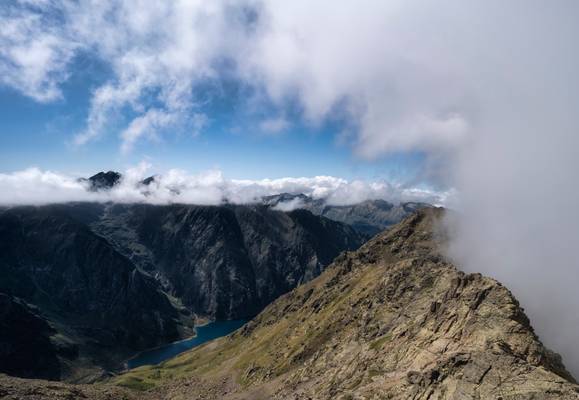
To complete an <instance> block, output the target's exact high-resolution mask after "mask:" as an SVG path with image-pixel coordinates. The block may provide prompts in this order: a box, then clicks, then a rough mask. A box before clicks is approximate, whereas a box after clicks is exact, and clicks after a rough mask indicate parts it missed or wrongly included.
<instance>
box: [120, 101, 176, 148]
mask: <svg viewBox="0 0 579 400" xmlns="http://www.w3.org/2000/svg"><path fill="white" fill-rule="evenodd" d="M178 119H179V116H178V115H177V114H171V113H167V112H164V111H161V110H157V109H149V110H147V112H146V113H145V114H143V115H141V116H139V117H137V118H135V119H134V120H133V121H131V124H130V125H129V126H128V127H127V129H125V130H124V131H123V132H122V133H121V138H122V141H123V144H122V146H121V150H122V152H123V153H128V152H130V151H131V149H132V148H133V145H134V144H135V142H136V141H137V140H138V139H139V138H141V137H142V136H148V137H150V138H152V139H157V133H158V132H159V131H160V130H162V129H165V128H167V127H168V126H171V125H173V124H175V123H176V122H177V120H178Z"/></svg>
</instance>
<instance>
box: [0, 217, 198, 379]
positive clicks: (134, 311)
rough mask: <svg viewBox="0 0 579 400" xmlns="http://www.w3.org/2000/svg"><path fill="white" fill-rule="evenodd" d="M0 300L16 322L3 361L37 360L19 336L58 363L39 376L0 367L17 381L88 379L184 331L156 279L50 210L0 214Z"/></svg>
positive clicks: (183, 319) (181, 317) (183, 322)
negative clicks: (21, 378) (28, 378)
mask: <svg viewBox="0 0 579 400" xmlns="http://www.w3.org/2000/svg"><path fill="white" fill-rule="evenodd" d="M0 293H3V296H2V297H3V298H4V299H5V300H4V301H3V303H4V309H5V310H6V311H5V312H7V313H8V315H10V316H11V317H10V318H12V319H14V321H16V322H15V323H14V324H10V329H12V330H13V333H9V334H8V337H6V338H5V340H6V341H5V342H4V346H3V347H4V348H10V347H12V350H11V351H9V352H8V353H9V355H10V357H14V358H16V359H20V360H22V359H29V358H31V357H32V358H34V357H38V354H37V353H36V352H35V350H34V348H32V347H31V346H26V345H22V341H23V340H24V339H23V337H24V336H23V335H24V333H25V334H26V335H27V336H28V337H30V339H27V340H26V343H30V342H31V341H35V342H38V343H39V345H40V344H43V347H44V348H45V350H46V352H50V353H51V354H53V355H55V356H56V361H57V364H58V368H50V369H48V370H44V369H43V368H39V369H37V370H38V372H39V374H35V373H34V371H35V370H34V369H32V368H27V367H26V366H24V367H23V368H24V369H23V371H25V372H24V373H18V372H17V371H12V369H11V368H12V366H11V365H10V363H6V364H4V363H2V364H0V370H1V371H4V372H14V373H16V374H17V375H20V376H42V377H48V378H52V379H69V380H87V379H88V380H90V379H94V377H98V375H100V374H102V372H103V371H102V368H104V369H110V368H114V367H115V366H117V365H118V363H119V362H120V361H122V360H123V359H124V358H125V357H128V356H129V355H131V354H134V352H136V351H139V350H142V349H145V348H150V347H154V346H156V345H159V344H161V343H165V342H167V341H172V340H176V339H178V338H180V337H182V336H183V335H184V334H186V333H188V332H190V329H187V325H190V322H187V320H188V319H190V317H187V313H186V310H181V309H179V308H178V307H176V306H175V304H174V303H173V302H172V300H171V299H170V298H169V297H168V296H167V295H166V294H165V293H164V292H163V291H162V290H161V285H160V284H159V283H158V281H157V280H155V279H154V278H152V277H151V276H149V275H148V274H145V273H143V272H142V271H140V270H139V269H138V268H137V267H135V265H134V264H133V263H131V262H130V260H128V259H127V258H126V257H125V256H123V255H122V254H120V253H118V252H117V251H116V250H114V248H113V247H112V246H111V245H110V244H109V243H108V242H107V241H106V240H105V239H103V238H102V237H100V236H98V235H97V234H95V233H94V232H92V231H91V230H90V229H89V228H88V227H87V226H85V225H83V224H82V223H79V222H78V221H76V220H75V219H73V218H71V217H70V216H68V215H67V214H66V213H62V212H59V211H58V210H57V209H54V208H51V207H18V208H13V209H8V210H6V211H4V212H3V213H2V214H0ZM31 307H33V308H34V309H35V310H36V311H34V312H32V311H31ZM183 313H185V314H183ZM31 326H34V327H35V328H30V327H31ZM33 336H34V337H33ZM46 338H48V342H47V341H46V340H45V339H46ZM32 365H33V364H30V366H32Z"/></svg>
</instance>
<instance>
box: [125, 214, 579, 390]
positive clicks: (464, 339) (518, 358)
mask: <svg viewBox="0 0 579 400" xmlns="http://www.w3.org/2000/svg"><path fill="white" fill-rule="evenodd" d="M442 215H443V211H442V210H440V209H427V210H423V211H420V212H419V213H418V214H416V215H413V216H410V217H409V218H407V219H406V220H404V221H403V222H402V223H400V224H399V225H396V226H395V227H393V228H392V229H390V230H389V231H386V232H385V233H382V234H380V235H378V236H376V237H375V238H374V239H373V240H371V241H370V242H368V243H367V244H365V245H364V246H363V247H362V248H361V249H360V250H358V251H356V252H348V253H344V254H342V255H341V256H340V257H338V258H337V259H336V260H335V262H334V263H333V264H332V265H331V266H330V267H329V268H327V269H326V271H325V272H324V273H323V274H322V275H321V276H320V277H318V278H316V279H314V280H313V281H311V282H309V283H307V284H305V285H302V286H300V287H298V288H296V289H295V290H293V291H291V292H290V293H288V294H286V295H284V296H282V297H281V298H279V299H278V300H277V301H275V302H273V303H272V304H271V305H270V306H268V307H267V308H266V309H265V310H264V311H263V312H262V313H261V314H260V315H259V316H258V317H256V318H255V319H254V320H253V321H251V322H249V323H248V324H247V325H246V326H245V327H244V328H242V329H241V330H239V331H237V332H236V333H235V334H233V335H232V336H230V337H227V338H222V339H219V340H217V341H216V342H214V343H211V344H208V345H205V346H202V347H199V348H197V349H194V350H193V351H191V352H188V353H184V354H182V355H180V356H178V357H176V358H175V359H173V360H170V361H168V362H166V363H165V364H162V365H160V366H156V367H145V368H142V369H139V370H135V371H132V372H130V373H128V374H126V375H122V376H120V377H118V378H117V379H116V383H118V384H120V385H123V386H127V387H132V388H137V389H141V390H142V389H144V388H149V391H148V392H146V394H145V395H146V396H149V398H151V399H169V398H205V399H254V398H270V399H424V400H426V399H430V400H433V399H502V400H507V399H509V400H515V399H517V400H520V399H529V400H530V399H535V400H536V399H579V387H578V386H577V385H575V383H574V380H573V378H572V377H571V375H570V374H569V373H568V372H567V371H566V369H565V367H564V366H563V364H562V362H561V358H560V357H559V356H558V355H556V354H554V353H552V352H551V351H549V350H548V349H546V348H545V347H544V346H543V344H542V343H541V341H540V340H539V338H538V337H537V336H536V334H535V333H534V332H533V329H532V327H531V325H530V322H529V320H528V318H527V317H526V316H525V314H524V312H523V310H522V309H521V307H520V305H519V303H518V302H517V300H516V299H515V298H514V297H513V295H512V294H511V293H510V292H509V290H508V289H507V288H505V287H504V286H502V285H501V284H500V283H499V282H497V281H495V280H493V279H490V278H486V277H483V276H481V275H479V274H465V273H463V272H460V271H459V270H457V268H456V267H455V266H454V265H453V264H452V263H450V262H449V261H448V260H447V259H445V257H444V256H443V254H442V252H441V248H442V247H443V246H444V243H445V241H446V237H445V234H444V232H443V231H442V230H441V229H440V226H439V224H438V222H439V221H440V218H441V217H442ZM179 376H180V377H181V378H180V379H175V377H179Z"/></svg>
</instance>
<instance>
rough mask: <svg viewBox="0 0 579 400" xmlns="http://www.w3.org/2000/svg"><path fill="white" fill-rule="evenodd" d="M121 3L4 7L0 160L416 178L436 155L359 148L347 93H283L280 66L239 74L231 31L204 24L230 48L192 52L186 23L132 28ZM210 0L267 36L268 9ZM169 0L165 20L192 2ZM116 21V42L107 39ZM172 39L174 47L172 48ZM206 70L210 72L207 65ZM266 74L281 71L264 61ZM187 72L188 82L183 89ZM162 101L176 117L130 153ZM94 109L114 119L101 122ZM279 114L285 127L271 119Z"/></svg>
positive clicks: (287, 86) (223, 15)
mask: <svg viewBox="0 0 579 400" xmlns="http://www.w3.org/2000/svg"><path fill="white" fill-rule="evenodd" d="M114 3H115V2H103V3H101V4H102V5H93V6H86V8H87V9H84V8H82V7H84V6H83V4H85V3H82V2H81V3H78V4H79V5H78V7H79V8H78V9H74V6H73V5H71V4H74V3H68V5H67V3H66V2H61V1H50V2H18V1H14V2H9V3H5V4H4V5H3V6H2V7H0V17H1V18H2V21H3V22H4V25H5V26H7V27H8V28H6V29H5V31H4V36H0V39H1V41H0V46H2V47H1V48H0V53H1V54H0V67H1V68H0V73H2V74H3V75H4V79H3V80H0V138H1V146H0V171H2V172H13V171H17V170H23V169H25V168H29V167H38V168H40V169H43V170H56V171H59V172H64V173H69V174H84V175H86V174H90V173H93V172H96V171H100V170H108V169H115V170H124V169H126V168H127V167H130V166H134V165H135V164H137V163H139V162H140V161H143V160H146V161H147V162H149V163H151V164H152V165H153V170H154V171H155V172H163V171H166V170H168V169H172V168H180V169H184V170H187V171H189V172H193V173H194V172H197V171H203V170H207V169H220V170H221V171H222V172H223V173H224V175H225V176H227V177H229V178H238V179H263V178H280V177H287V176H293V177H297V176H316V175H332V176H338V177H342V178H346V179H366V180H381V179H386V180H388V181H393V182H402V183H404V182H410V183H415V181H414V179H415V178H416V177H417V176H419V173H420V168H421V167H422V164H423V162H424V159H425V156H424V153H423V152H422V151H421V149H420V148H417V149H414V148H412V147H410V148H409V149H402V150H401V151H399V150H398V149H394V151H390V150H389V151H386V152H379V153H377V154H371V155H370V156H368V155H365V154H360V152H359V151H356V149H355V147H356V140H357V138H358V134H359V132H358V131H359V129H360V128H359V125H358V124H359V120H358V117H357V116H356V115H353V114H352V113H351V110H348V111H346V110H345V108H347V107H343V105H344V101H345V100H346V99H348V97H349V94H348V93H341V92H337V93H335V94H332V95H331V96H330V97H329V98H327V99H324V100H323V101H322V102H321V103H319V102H318V103H319V104H316V105H315V106H311V105H308V102H309V98H314V100H315V97H316V95H315V94H314V95H308V94H307V93H305V92H306V90H305V89H304V88H301V87H300V86H301V85H302V83H300V82H282V85H283V87H284V89H283V92H284V93H282V94H281V95H280V96H278V97H277V98H276V96H275V94H274V95H272V94H271V92H272V91H273V90H275V85H277V83H276V79H277V78H275V76H274V77H273V78H271V82H270V81H268V80H267V79H262V80H255V79H254V78H253V75H251V76H252V77H251V78H248V76H247V75H244V73H243V72H240V71H242V70H243V68H244V67H243V65H242V64H243V62H244V61H243V60H240V59H237V58H238V57H239V54H235V53H234V54H231V50H230V49H229V50H228V49H227V47H228V46H229V44H228V42H227V40H226V42H225V44H223V43H221V42H220V41H219V40H220V39H218V38H215V37H213V36H212V35H214V33H212V32H210V33H209V34H208V33H207V32H205V31H204V30H203V28H197V27H195V28H194V29H193V31H192V32H191V35H192V38H191V39H192V40H193V39H195V37H193V36H194V35H199V36H200V37H201V40H203V41H208V42H210V43H215V46H214V47H216V48H220V49H221V48H222V47H225V49H221V50H220V51H218V52H216V53H215V54H211V55H209V56H207V55H206V54H205V53H203V52H199V54H198V53H197V52H196V51H197V50H195V51H193V52H191V53H190V54H186V53H187V51H189V48H188V45H189V43H188V42H186V43H185V44H183V43H180V42H179V38H178V37H177V35H178V34H180V32H179V31H177V32H174V31H171V30H169V31H162V30H159V31H160V33H159V32H157V26H158V25H154V24H153V25H152V27H151V26H149V25H146V26H144V27H143V26H137V27H136V28H135V29H134V31H130V32H127V31H124V30H123V29H122V28H120V26H121V27H122V26H124V25H127V26H132V25H134V24H135V22H134V21H132V20H128V21H123V22H122V23H121V22H119V21H117V20H115V18H125V17H124V16H123V15H125V14H119V15H120V16H115V15H114V13H115V12H116V11H117V10H118V9H119V7H117V6H115V5H114ZM67 7H68V8H67ZM90 7H93V9H90ZM248 7H249V6H248ZM199 8H201V10H194V11H193V14H192V15H191V19H192V20H194V19H195V18H196V14H195V13H201V14H202V15H204V16H205V17H206V15H207V14H209V15H210V18H214V19H216V20H218V21H220V20H221V19H225V20H227V21H228V23H230V24H231V25H232V26H233V27H232V28H227V29H228V31H227V32H226V33H227V34H228V35H229V36H236V35H249V36H248V37H247V38H245V39H246V40H252V41H257V40H258V38H254V37H253V36H251V35H253V34H252V33H251V32H250V30H251V29H250V28H251V26H252V24H254V23H256V21H255V19H256V18H258V17H256V15H258V14H255V15H254V14H252V13H249V12H248V11H247V10H248V9H245V8H243V7H239V9H241V10H242V11H239V10H237V9H236V8H235V7H233V8H232V7H229V6H228V7H225V8H224V9H223V10H218V11H217V12H215V10H211V9H209V10H205V9H203V7H199ZM232 10H233V11H232ZM166 11H167V13H169V14H168V17H167V19H170V18H174V17H175V15H177V16H178V15H179V13H182V12H183V10H178V9H177V10H173V9H168V10H166ZM131 12H132V13H134V11H131ZM142 12H143V14H144V15H145V17H143V18H144V19H145V20H147V18H153V17H154V16H155V14H154V13H155V12H158V10H156V9H155V8H154V7H153V6H151V10H147V9H144V10H142ZM148 12H150V14H147V13H148ZM189 12H191V11H190V10H189ZM256 12H258V11H256ZM67 13H70V15H67ZM74 13H77V14H74ZM78 13H81V14H86V16H83V18H94V20H91V21H90V23H92V24H94V26H87V27H85V26H80V27H79V26H74V21H75V19H78ZM212 13H213V14H212ZM111 14H113V16H111ZM137 14H138V13H137ZM214 14H215V15H214ZM74 15H76V17H74V18H73V16H74ZM95 15H96V17H94V16H95ZM99 15H100V16H101V17H102V19H100V20H99V19H98V16H99ZM151 15H152V16H153V17H151ZM240 15H241V17H240ZM232 16H233V17H232ZM248 16H250V17H251V18H249V17H248ZM137 17H139V16H138V15H137ZM129 18H130V17H129ZM143 18H141V17H139V18H136V21H137V22H136V23H137V24H143V22H142V20H143ZM232 18H233V20H232V21H233V22H232V21H230V20H231V19H232ZM178 23H180V22H177V24H178ZM217 23H218V22H216V24H217ZM11 24H13V26H12V25H11ZM187 24H188V23H186V24H185V27H186V28H184V29H188V25H187ZM68 25H70V26H68ZM87 25H90V24H87ZM143 31H144V32H145V33H143ZM107 32H109V33H110V35H111V39H110V43H109V44H107V42H106V41H105V40H104V39H102V38H104V37H106V36H105V34H106V33H107ZM247 32H250V33H247ZM1 34H2V32H0V35H1ZM101 39H102V40H101ZM118 43H120V44H118ZM152 43H153V44H152ZM156 43H161V44H163V43H164V44H163V47H159V46H160V45H158V44H156ZM43 46H45V47H43ZM244 46H245V45H243V44H241V45H239V48H243V47H244ZM167 47H168V48H169V50H175V51H168V50H167V51H166V48H167ZM173 47H174V49H172V48H173ZM163 51H166V53H167V56H166V58H171V57H175V56H174V54H178V56H177V57H175V60H174V62H171V63H170V64H169V63H168V62H165V59H164V58H163V56H162V55H159V53H162V52H163ZM234 51H237V48H236V49H235V50H234ZM182 53H183V54H185V55H183V56H181V54H182ZM133 54H134V55H135V56H134V58H131V57H132V55H133ZM281 56H284V54H281ZM186 57H187V58H186ZM275 57H277V55H275ZM143 60H144V61H143ZM151 60H152V61H151ZM139 63H145V64H144V65H146V70H145V71H144V72H143V71H139V70H138V68H139V66H140V65H141V64H139ZM174 64H177V65H179V64H184V65H185V67H186V68H187V70H188V71H189V72H187V73H186V74H185V75H184V74H183V73H182V72H181V70H179V69H178V68H177V67H173V65H174ZM127 65H128V66H127ZM245 68H249V67H245ZM251 68H255V67H253V66H251ZM259 68H260V69H261V67H259ZM275 68H276V70H274V71H273V75H275V74H277V70H278V67H275ZM157 69H158V70H159V71H160V72H157ZM197 69H199V70H203V71H204V70H210V71H209V72H208V73H205V72H203V73H199V74H198V73H197ZM135 71H136V72H135ZM258 72H259V71H258ZM259 73H260V74H261V73H262V72H259ZM155 74H156V75H155ZM165 74H166V76H165ZM252 74H254V72H253V71H252ZM263 74H264V76H265V74H270V73H269V72H267V71H265V70H264V72H263ZM154 75H155V76H154ZM161 75H163V76H162V77H159V76H161ZM137 81H138V82H140V83H139V84H138V89H137V93H136V94H131V95H129V96H128V97H123V90H126V89H127V87H129V86H130V85H131V84H133V83H134V82H137ZM180 81H183V82H185V83H184V84H183V85H184V86H186V85H189V86H188V87H187V88H186V89H184V90H181V89H175V86H179V85H180ZM143 82H145V83H143ZM175 82H177V83H175ZM103 88H104V89H111V88H112V89H111V90H116V91H117V93H116V94H115V95H114V96H113V98H112V99H109V100H107V101H103V102H102V103H100V106H95V105H94V104H93V103H96V102H97V101H96V100H95V99H97V97H98V95H97V94H96V93H97V92H98V91H99V90H101V89H103ZM272 88H273V89H272ZM167 92H169V96H179V100H178V104H177V105H174V104H169V103H170V102H169V101H168V100H167V96H166V93H167ZM183 93H185V95H183ZM115 96H116V97H115ZM304 96H307V98H306V99H305V100H304ZM183 97H185V99H183ZM115 102H116V103H115ZM109 103H110V104H113V105H111V106H110V107H109V105H108V104H109ZM151 110H153V112H160V113H161V114H165V113H166V114H169V115H171V117H170V118H173V117H175V119H176V120H177V122H176V123H170V124H168V125H163V123H159V124H157V125H155V124H154V123H150V125H151V126H147V127H145V128H143V130H142V131H139V132H137V133H136V138H135V140H134V142H133V141H131V143H130V146H127V147H129V148H130V149H129V150H127V151H124V150H123V143H125V144H126V142H127V140H125V139H123V137H124V136H123V135H124V134H125V135H126V132H125V131H127V130H129V128H130V127H131V123H134V121H136V120H138V119H139V117H143V116H144V115H146V114H147V112H148V111H151ZM95 116H96V117H95ZM196 116H201V117H202V120H203V123H202V126H201V127H198V126H195V125H194V123H193V122H192V121H193V119H194V118H195V117H196ZM95 118H97V119H98V118H101V119H102V120H104V121H105V123H104V124H103V125H98V124H95V123H92V122H90V121H91V120H94V119H95ZM268 121H269V122H268ZM268 123H271V124H273V125H269V126H270V128H267V126H268V125H267V124H268ZM91 129H92V130H93V131H94V132H93V133H94V135H92V136H91V135H88V139H87V140H86V141H84V140H83V143H82V145H78V143H77V141H78V140H79V137H83V135H86V132H87V131H91ZM345 133H347V135H346V134H345ZM153 136H154V137H153ZM85 142H86V143H85ZM366 147H367V148H370V149H371V148H372V147H373V146H372V145H369V146H366Z"/></svg>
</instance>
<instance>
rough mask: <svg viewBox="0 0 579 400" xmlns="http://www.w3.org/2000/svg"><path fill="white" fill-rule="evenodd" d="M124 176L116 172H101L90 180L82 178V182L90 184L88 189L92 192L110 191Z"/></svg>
mask: <svg viewBox="0 0 579 400" xmlns="http://www.w3.org/2000/svg"><path fill="white" fill-rule="evenodd" d="M121 178H122V175H121V174H120V173H118V172H115V171H108V172H99V173H98V174H95V175H93V176H91V177H90V178H88V179H86V178H81V179H80V180H81V181H82V182H87V183H88V188H89V190H90V191H92V192H98V191H100V190H110V189H112V188H113V187H114V186H116V185H118V184H119V183H120V182H121Z"/></svg>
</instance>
